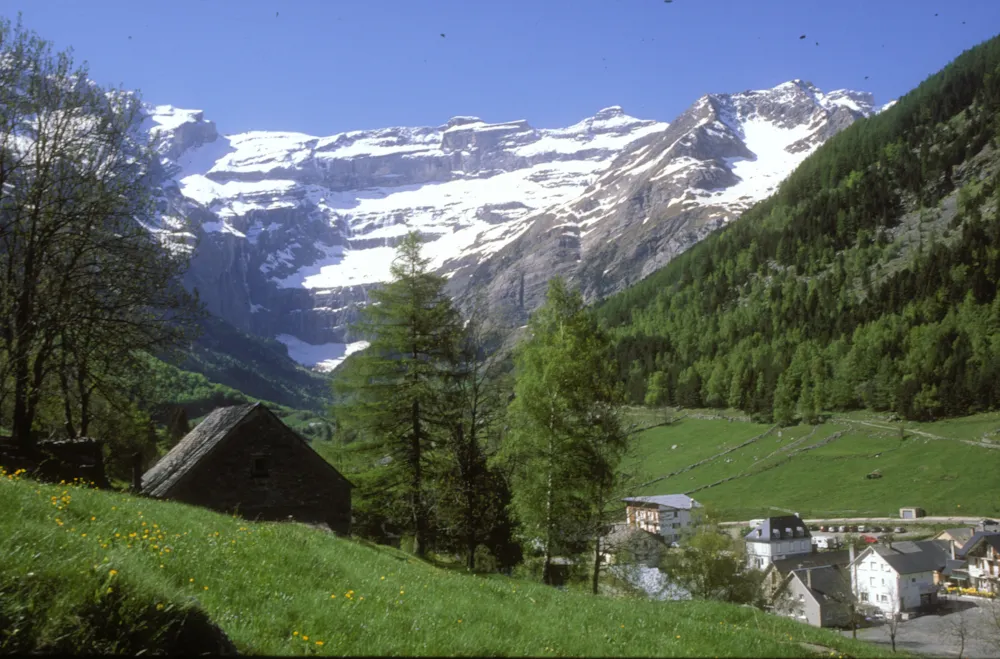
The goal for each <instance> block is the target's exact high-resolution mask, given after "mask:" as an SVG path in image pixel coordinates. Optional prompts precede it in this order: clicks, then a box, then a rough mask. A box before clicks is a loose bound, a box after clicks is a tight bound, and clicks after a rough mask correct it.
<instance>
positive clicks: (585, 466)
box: [497, 277, 627, 584]
mask: <svg viewBox="0 0 1000 659" xmlns="http://www.w3.org/2000/svg"><path fill="white" fill-rule="evenodd" d="M610 354H611V353H610V344H609V342H608V339H607V337H606V335H605V334H604V333H603V332H602V331H601V330H600V329H599V328H598V326H597V323H596V321H595V320H594V318H593V317H592V316H591V314H589V313H588V311H587V310H586V309H585V308H584V306H583V299H582V297H581V296H580V294H579V292H578V291H570V290H569V289H568V288H567V286H566V284H565V282H564V281H563V280H562V279H561V278H558V277H556V278H553V279H552V280H551V281H550V282H549V289H548V293H547V296H546V302H545V305H544V306H542V308H540V309H539V310H538V311H536V312H535V313H534V314H533V315H532V317H531V320H530V322H529V325H528V336H527V338H526V339H525V340H524V341H523V342H522V343H521V344H520V345H519V346H518V347H517V349H516V353H515V386H514V400H513V401H512V402H511V404H510V406H509V408H508V423H509V426H510V430H509V433H508V434H507V436H506V437H505V439H504V443H503V444H502V445H501V448H500V451H499V453H498V455H497V460H499V461H502V462H505V463H506V464H507V465H508V468H509V473H511V479H512V480H511V490H512V504H511V505H512V508H513V512H514V514H515V517H516V518H517V519H518V521H519V522H520V523H521V527H522V532H523V536H524V540H525V541H526V542H527V543H528V544H531V545H535V546H539V545H540V548H541V550H542V553H543V566H542V580H543V581H544V582H545V583H548V584H551V583H553V570H552V565H553V558H554V557H555V556H557V555H564V556H572V555H578V554H579V553H580V552H582V551H583V548H584V547H585V546H586V544H587V542H588V540H589V539H590V533H591V532H592V531H593V529H594V528H595V524H594V520H595V517H596V516H597V515H598V514H599V513H601V512H603V511H602V510H598V504H597V503H596V502H597V500H598V499H603V498H604V497H602V496H599V495H601V494H602V493H606V492H608V491H610V490H611V489H612V486H613V484H614V478H615V473H616V469H617V466H618V462H619V460H620V457H621V454H622V453H623V452H624V450H625V446H626V444H627V434H626V433H625V432H624V431H623V430H622V428H621V423H620V417H619V414H618V406H619V405H620V403H621V401H622V398H623V392H622V390H621V386H620V383H619V381H618V378H617V369H616V367H615V365H614V363H613V362H612V360H611V358H610Z"/></svg>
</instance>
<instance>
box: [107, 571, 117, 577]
mask: <svg viewBox="0 0 1000 659" xmlns="http://www.w3.org/2000/svg"><path fill="white" fill-rule="evenodd" d="M108 574H110V575H111V576H115V575H116V574H118V570H111V571H110V572H108Z"/></svg>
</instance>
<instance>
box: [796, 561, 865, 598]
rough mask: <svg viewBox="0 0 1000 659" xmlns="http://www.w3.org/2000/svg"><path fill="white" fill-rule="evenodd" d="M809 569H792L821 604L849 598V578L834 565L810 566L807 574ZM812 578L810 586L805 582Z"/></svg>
mask: <svg viewBox="0 0 1000 659" xmlns="http://www.w3.org/2000/svg"><path fill="white" fill-rule="evenodd" d="M809 571H810V570H807V569H801V570H792V574H793V575H795V576H796V577H797V578H798V579H799V581H801V582H802V585H803V586H806V589H807V590H808V591H809V592H810V593H811V594H812V596H813V597H814V598H815V599H816V601H817V602H819V603H820V604H821V605H822V604H824V603H826V602H846V601H847V600H849V599H850V598H851V578H850V576H848V575H847V574H845V573H844V572H843V571H841V569H840V568H839V567H837V566H836V565H826V566H824V567H816V568H812V569H811V572H812V574H811V575H809V576H807V575H806V572H809ZM810 579H811V580H812V587H811V588H810V587H809V586H808V585H807V584H808V583H809V580H810Z"/></svg>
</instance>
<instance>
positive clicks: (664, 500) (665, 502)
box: [624, 494, 701, 510]
mask: <svg viewBox="0 0 1000 659" xmlns="http://www.w3.org/2000/svg"><path fill="white" fill-rule="evenodd" d="M624 501H628V502H633V503H653V504H656V505H658V506H660V507H661V508H663V507H665V508H673V509H675V510H691V509H692V508H701V504H700V503H698V502H697V501H695V500H694V499H692V498H691V497H689V496H688V495H686V494H657V495H656V496H651V497H627V498H625V499H624Z"/></svg>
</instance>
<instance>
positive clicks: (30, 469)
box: [0, 437, 111, 488]
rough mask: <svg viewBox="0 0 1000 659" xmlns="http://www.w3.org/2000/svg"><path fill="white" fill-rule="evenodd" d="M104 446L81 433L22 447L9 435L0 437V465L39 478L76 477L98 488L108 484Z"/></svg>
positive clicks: (54, 480)
mask: <svg viewBox="0 0 1000 659" xmlns="http://www.w3.org/2000/svg"><path fill="white" fill-rule="evenodd" d="M103 451H104V446H103V443H102V442H101V441H99V440H96V439H90V438H87V437H81V438H79V439H66V440H61V441H41V442H38V445H37V447H36V448H35V449H34V450H30V451H26V450H25V449H23V448H21V447H20V446H18V445H16V444H14V443H13V442H12V441H11V439H10V438H9V437H0V465H2V466H3V467H5V468H6V469H7V471H15V470H17V469H24V470H26V471H27V473H28V476H29V477H31V478H33V479H35V480H39V481H44V482H49V483H58V482H59V481H66V482H72V481H73V480H74V479H80V480H81V481H84V482H85V483H93V484H94V485H95V486H97V487H100V488H110V487H111V485H110V483H109V482H108V479H107V476H106V475H105V473H104V452H103Z"/></svg>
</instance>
